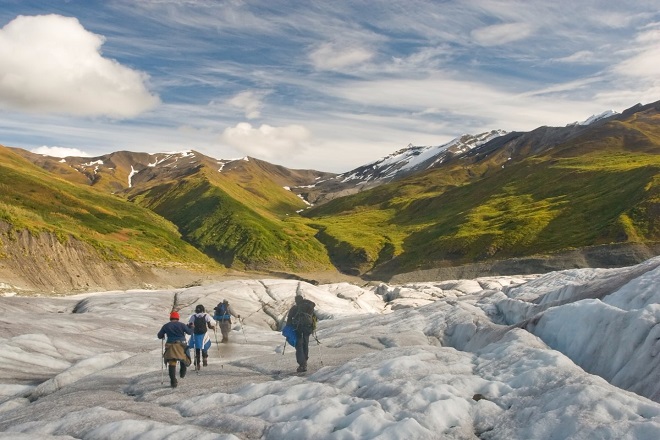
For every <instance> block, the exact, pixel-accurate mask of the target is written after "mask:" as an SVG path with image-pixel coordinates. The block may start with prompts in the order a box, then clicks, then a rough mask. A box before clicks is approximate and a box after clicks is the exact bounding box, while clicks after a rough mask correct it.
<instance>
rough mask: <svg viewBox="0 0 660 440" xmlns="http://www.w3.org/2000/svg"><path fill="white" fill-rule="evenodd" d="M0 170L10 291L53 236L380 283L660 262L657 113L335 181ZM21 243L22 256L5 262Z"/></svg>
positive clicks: (205, 173)
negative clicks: (405, 276)
mask: <svg viewBox="0 0 660 440" xmlns="http://www.w3.org/2000/svg"><path fill="white" fill-rule="evenodd" d="M587 122H588V123H587ZM0 167H2V169H0V171H1V172H2V174H0V186H1V187H2V188H3V191H2V192H0V222H1V224H0V226H1V227H0V239H1V240H2V243H0V278H1V276H2V268H3V266H2V265H3V257H2V256H3V255H11V256H10V257H9V258H10V259H15V260H16V261H13V260H12V262H11V264H10V265H6V267H9V266H11V267H19V266H20V264H23V263H25V262H27V261H29V258H33V257H29V258H28V259H21V258H22V257H19V255H21V254H23V255H30V254H31V253H33V250H29V247H30V246H31V245H30V243H31V241H30V240H33V241H34V239H35V237H39V236H40V234H42V233H44V232H45V233H48V234H50V236H51V237H58V238H57V240H60V241H62V242H66V241H67V240H70V237H73V238H74V239H75V240H77V241H76V242H80V243H83V245H84V246H85V247H86V249H87V250H86V252H87V253H86V254H85V255H88V256H89V255H92V254H94V255H95V257H94V258H96V259H101V260H102V259H103V258H106V257H104V256H105V255H114V256H118V258H121V259H123V261H128V262H130V261H135V262H139V263H141V264H143V263H147V262H149V261H151V260H154V259H155V260H161V261H165V262H168V263H167V264H178V263H180V264H182V265H186V264H188V262H189V261H197V262H198V263H195V264H198V265H208V264H211V265H213V264H218V263H219V264H221V265H222V266H224V267H227V268H235V269H239V270H258V271H269V272H271V273H277V274H280V275H281V274H284V273H286V274H295V276H307V275H308V274H318V273H321V272H324V271H333V270H339V271H341V272H343V273H345V274H350V275H359V276H365V277H370V278H374V279H383V280H387V279H389V278H390V277H392V276H393V275H395V274H402V273H405V272H410V271H415V270H426V269H432V268H448V267H455V266H461V265H469V264H485V263H488V262H490V264H491V267H494V266H493V265H495V263H496V262H498V261H503V260H511V259H520V258H530V257H532V256H537V255H544V256H548V255H559V254H560V253H562V252H568V251H571V252H572V251H574V250H576V249H586V248H590V247H594V246H595V247H598V246H609V247H607V249H608V250H607V251H602V252H601V253H600V254H599V256H598V257H597V258H601V260H598V261H599V262H602V261H603V260H602V258H605V257H607V254H608V253H610V251H609V249H612V248H611V246H619V245H620V246H624V247H625V246H637V249H639V250H640V252H641V253H639V254H635V255H633V256H631V257H630V258H628V257H625V258H623V257H622V258H619V257H611V258H609V259H607V258H606V259H607V261H606V264H609V265H617V264H620V265H628V264H634V263H635V262H638V261H641V259H645V258H648V257H649V255H648V253H649V252H651V253H653V252H655V249H657V250H658V251H659V252H660V245H658V243H660V104H659V103H653V104H648V105H644V106H643V105H637V106H634V107H631V108H630V109H628V110H626V111H624V112H623V113H621V114H613V113H604V114H602V115H598V116H595V117H592V118H589V120H587V121H585V123H577V124H570V125H568V126H566V127H547V126H544V127H539V128H537V129H535V130H532V131H529V132H510V133H505V132H503V131H501V130H494V131H491V132H487V133H482V134H479V135H463V136H461V137H459V138H456V139H454V140H453V141H451V142H449V143H447V144H443V145H439V146H412V145H409V146H408V147H406V148H404V149H401V150H399V151H396V152H394V153H392V154H390V155H388V156H386V157H383V158H381V159H379V160H377V161H374V162H371V163H369V164H367V165H364V166H362V167H358V168H356V169H354V170H351V171H349V172H346V173H342V174H339V175H337V174H333V173H326V172H321V171H315V170H292V169H288V168H286V167H282V166H279V165H274V164H270V163H268V162H264V161H261V160H258V159H255V158H251V157H245V158H242V159H237V160H218V159H214V158H211V157H208V156H205V155H203V154H201V153H199V152H196V151H192V150H186V151H181V152H171V153H160V154H147V153H133V152H128V151H118V152H115V153H111V154H107V155H103V156H98V157H93V158H79V157H67V158H64V159H60V158H55V157H48V156H42V155H36V154H33V153H30V152H28V151H25V150H21V149H11V148H4V149H3V150H2V154H0ZM17 234H19V235H20V234H22V235H21V236H24V239H22V240H21V241H20V243H21V244H20V246H24V248H21V247H20V246H18V245H17V246H18V247H16V249H14V250H12V251H11V252H8V251H7V250H6V249H8V247H7V245H6V243H9V242H11V240H13V239H12V237H14V236H16V235H17ZM30 237H32V238H30ZM163 237H166V238H165V239H163ZM3 243H5V245H4V248H3V247H2V246H3ZM193 247H194V249H193ZM3 249H5V250H3ZM21 249H22V250H21ZM40 249H41V250H42V251H43V249H45V248H44V247H43V246H42V247H41V248H40ZM40 252H41V251H40ZM58 252H59V251H58ZM4 258H5V260H7V257H4ZM54 258H55V257H54ZM57 258H59V257H57ZM89 258H90V259H91V258H92V257H89ZM112 258H114V257H112ZM580 258H581V259H580ZM594 258H596V257H594ZM626 258H628V259H626ZM204 259H206V260H204ZM624 260H625V261H624ZM81 261H84V258H83V259H82V260H81ZM556 261H560V263H559V264H560V266H559V267H558V266H554V267H552V270H556V269H559V268H562V266H561V265H564V266H568V267H581V266H584V265H588V264H589V263H588V262H589V261H596V260H594V259H591V257H589V258H586V257H584V255H583V256H582V257H579V258H570V259H564V260H561V258H559V257H557V258H556ZM21 262H23V263H21ZM81 264H82V263H81ZM516 267H517V270H522V269H524V266H523V267H522V269H521V265H520V264H519V265H518V266H516ZM531 267H532V266H531V265H528V268H531ZM534 267H536V266H534ZM474 276H478V274H470V277H474ZM1 281H2V280H1V279H0V282H1Z"/></svg>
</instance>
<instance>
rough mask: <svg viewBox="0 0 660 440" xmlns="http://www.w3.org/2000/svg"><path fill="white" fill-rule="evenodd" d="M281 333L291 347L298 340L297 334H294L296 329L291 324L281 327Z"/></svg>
mask: <svg viewBox="0 0 660 440" xmlns="http://www.w3.org/2000/svg"><path fill="white" fill-rule="evenodd" d="M282 335H283V336H284V337H285V338H286V342H288V343H289V345H291V346H292V347H295V346H296V342H298V336H296V329H295V328H294V327H293V326H291V325H288V324H287V325H285V326H284V328H283V329H282Z"/></svg>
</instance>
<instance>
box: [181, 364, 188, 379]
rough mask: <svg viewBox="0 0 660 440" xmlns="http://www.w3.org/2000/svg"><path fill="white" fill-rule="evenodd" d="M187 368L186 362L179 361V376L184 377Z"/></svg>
mask: <svg viewBox="0 0 660 440" xmlns="http://www.w3.org/2000/svg"><path fill="white" fill-rule="evenodd" d="M187 368H188V367H186V364H185V363H183V362H181V370H180V371H179V376H180V377H181V379H183V378H184V377H186V371H188V370H187Z"/></svg>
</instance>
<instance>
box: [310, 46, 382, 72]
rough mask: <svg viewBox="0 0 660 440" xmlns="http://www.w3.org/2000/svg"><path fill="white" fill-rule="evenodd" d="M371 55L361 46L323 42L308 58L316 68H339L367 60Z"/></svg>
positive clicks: (369, 51) (372, 54)
mask: <svg viewBox="0 0 660 440" xmlns="http://www.w3.org/2000/svg"><path fill="white" fill-rule="evenodd" d="M373 56H374V53H373V52H372V51H371V50H368V49H365V48H363V47H356V46H350V45H349V46H343V45H340V44H338V43H325V44H322V45H320V46H319V47H317V48H316V49H315V50H313V51H312V52H311V53H310V54H309V59H310V60H311V61H312V64H313V65H314V68H316V69H317V70H339V69H342V68H344V67H349V66H354V65H356V64H361V63H364V62H365V61H369V60H370V59H371V58H373Z"/></svg>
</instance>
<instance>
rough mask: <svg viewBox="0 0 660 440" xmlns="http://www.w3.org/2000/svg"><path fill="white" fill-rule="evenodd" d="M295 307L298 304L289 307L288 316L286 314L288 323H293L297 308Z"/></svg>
mask: <svg viewBox="0 0 660 440" xmlns="http://www.w3.org/2000/svg"><path fill="white" fill-rule="evenodd" d="M295 308H296V306H293V307H291V308H290V309H289V313H288V314H287V316H286V325H291V324H293V315H294V313H295V312H294V309H295Z"/></svg>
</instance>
